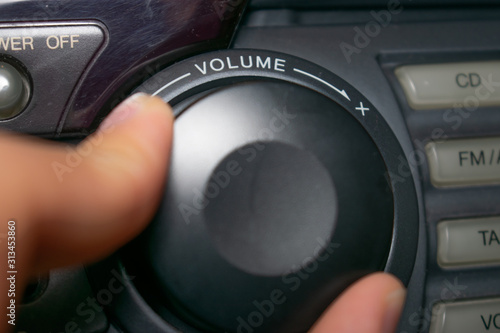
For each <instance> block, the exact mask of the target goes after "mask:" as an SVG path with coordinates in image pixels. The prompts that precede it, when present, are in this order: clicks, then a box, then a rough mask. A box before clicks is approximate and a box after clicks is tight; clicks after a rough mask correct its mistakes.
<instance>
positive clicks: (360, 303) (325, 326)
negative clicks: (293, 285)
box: [309, 273, 406, 333]
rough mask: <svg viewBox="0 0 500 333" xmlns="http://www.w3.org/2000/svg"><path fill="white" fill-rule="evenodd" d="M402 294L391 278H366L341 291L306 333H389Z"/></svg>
mask: <svg viewBox="0 0 500 333" xmlns="http://www.w3.org/2000/svg"><path fill="white" fill-rule="evenodd" d="M405 295H406V291H405V289H404V287H403V285H402V284H401V282H400V281H399V280H397V279H396V278H395V277H393V276H392V275H389V274H385V273H375V274H372V275H369V276H368V277H365V278H363V279H361V280H360V281H358V282H356V283H355V284H354V285H352V286H351V287H349V288H348V289H347V290H346V291H344V293H342V294H341V295H340V297H339V298H338V299H337V300H336V301H335V302H334V303H333V304H332V305H331V306H330V307H329V308H328V309H327V310H326V312H325V313H324V314H323V315H322V316H321V318H320V319H319V321H318V322H317V323H316V324H315V325H314V326H313V328H312V329H311V331H310V332H309V333H331V332H338V333H351V332H352V333H359V332H365V333H392V332H394V331H395V330H396V326H397V324H398V321H399V316H400V315H401V311H402V308H403V304H404V299H405Z"/></svg>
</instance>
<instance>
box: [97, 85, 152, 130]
mask: <svg viewBox="0 0 500 333" xmlns="http://www.w3.org/2000/svg"><path fill="white" fill-rule="evenodd" d="M149 97H150V96H149V95H148V94H145V93H136V94H134V95H132V96H130V97H128V98H127V99H126V100H124V101H123V102H121V103H120V104H119V105H118V106H117V107H116V108H115V109H114V110H113V111H111V113H110V114H109V115H108V116H107V117H106V119H104V121H103V122H102V123H101V125H99V131H107V130H110V129H111V128H112V127H113V126H115V125H117V124H119V123H121V122H123V121H125V120H127V119H128V118H130V117H132V116H133V115H134V114H136V113H137V111H139V110H140V109H141V108H140V107H139V106H140V105H141V104H142V103H143V102H144V101H145V100H146V99H147V98H149Z"/></svg>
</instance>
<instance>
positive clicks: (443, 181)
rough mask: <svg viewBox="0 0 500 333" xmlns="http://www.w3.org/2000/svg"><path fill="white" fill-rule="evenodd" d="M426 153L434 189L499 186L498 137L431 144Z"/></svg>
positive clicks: (499, 158) (499, 139) (499, 141)
mask: <svg viewBox="0 0 500 333" xmlns="http://www.w3.org/2000/svg"><path fill="white" fill-rule="evenodd" d="M426 152H427V159H428V161H429V172H430V176H431V182H432V184H434V185H435V186H458V185H483V184H484V185H488V184H497V183H500V137H496V138H483V139H465V140H450V141H445V142H431V143H429V144H428V145H427V146H426Z"/></svg>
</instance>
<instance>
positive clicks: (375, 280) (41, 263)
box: [0, 95, 404, 333]
mask: <svg viewBox="0 0 500 333" xmlns="http://www.w3.org/2000/svg"><path fill="white" fill-rule="evenodd" d="M172 123H173V116H172V112H171V110H169V108H168V106H166V105H165V103H164V102H163V101H162V100H161V99H159V98H155V97H153V98H151V97H147V96H144V95H135V96H133V97H132V98H130V99H128V100H127V101H125V102H124V103H122V104H121V105H120V106H118V107H117V108H116V109H115V110H114V111H113V112H112V113H111V115H110V116H109V117H108V118H107V119H106V120H105V122H103V124H101V126H100V128H99V129H98V131H97V132H96V133H95V134H93V135H92V136H90V137H89V138H87V139H86V140H85V141H83V142H82V143H81V144H80V145H79V146H77V147H72V148H70V147H68V146H63V145H60V144H56V143H48V142H45V141H42V140H40V139H35V138H28V137H24V136H19V135H15V134H7V133H2V134H0V156H1V160H2V163H1V164H0V184H1V187H0V202H1V208H0V226H1V227H0V235H4V236H6V237H8V232H9V228H8V227H9V224H8V222H9V221H14V222H15V243H16V247H15V251H16V258H15V270H16V271H17V272H18V273H17V275H16V299H17V300H20V299H21V291H22V290H23V287H25V285H26V283H27V281H28V280H29V277H30V276H32V275H34V274H37V273H39V272H43V271H47V270H49V269H51V268H55V267H60V266H64V265H71V264H74V263H90V262H92V261H96V260H99V259H101V258H104V257H106V256H107V255H109V254H110V253H112V252H113V251H114V250H116V249H117V248H119V247H120V246H122V245H124V244H125V243H127V242H128V241H130V240H131V239H133V238H134V237H135V236H136V235H137V234H139V233H140V232H141V231H142V230H143V229H144V228H145V226H146V225H147V223H148V222H149V221H150V220H151V218H152V216H153V214H154V212H155V210H156V207H157V205H158V203H159V199H160V198H161V191H162V188H163V184H164V182H165V170H167V166H168V158H169V153H170V146H171V134H172ZM11 224H12V223H11ZM10 231H11V232H12V230H10ZM6 237H5V238H0V246H1V247H0V263H1V264H0V269H1V270H2V274H3V276H2V277H1V278H0V300H1V306H3V309H6V307H7V306H8V305H9V302H10V298H9V297H8V290H9V287H10V286H9V284H8V281H7V273H6V272H7V271H8V270H11V269H9V267H7V257H8V253H7V252H8V250H7V244H6V243H7V241H8V238H6ZM403 300H404V289H403V287H402V286H401V283H400V282H398V281H397V280H396V279H395V278H394V277H391V276H389V275H386V274H382V273H378V274H375V275H372V276H370V277H367V278H364V279H362V280H361V281H359V282H358V283H356V284H355V285H354V286H352V287H350V288H349V289H348V290H347V291H346V292H344V293H343V294H342V295H341V296H340V297H339V299H338V300H337V301H336V302H335V303H334V304H333V305H332V306H331V307H330V308H329V309H328V310H327V311H326V312H325V314H324V315H323V316H322V318H320V320H319V322H318V323H317V324H316V325H315V326H314V327H313V328H312V330H311V333H322V332H366V333H375V332H384V333H385V332H392V331H393V330H394V329H395V327H396V323H397V320H398V317H399V314H400V311H401V307H402V303H403ZM3 318H4V319H3V320H2V322H1V323H0V329H2V328H3V330H2V331H4V332H5V331H8V330H9V329H12V327H11V326H10V325H9V324H8V323H7V320H6V319H5V318H6V316H5V315H4V317H3Z"/></svg>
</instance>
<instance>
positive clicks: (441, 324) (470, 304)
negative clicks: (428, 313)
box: [429, 298, 500, 333]
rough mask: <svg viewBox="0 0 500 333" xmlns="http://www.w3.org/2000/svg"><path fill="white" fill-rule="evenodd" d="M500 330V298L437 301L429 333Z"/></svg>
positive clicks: (490, 331)
mask: <svg viewBox="0 0 500 333" xmlns="http://www.w3.org/2000/svg"><path fill="white" fill-rule="evenodd" d="M483 332H484V333H492V332H500V299H498V298H493V299H484V300H475V301H460V302H453V303H437V304H436V305H435V306H434V307H433V308H432V322H431V328H430V329H429V333H483Z"/></svg>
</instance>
